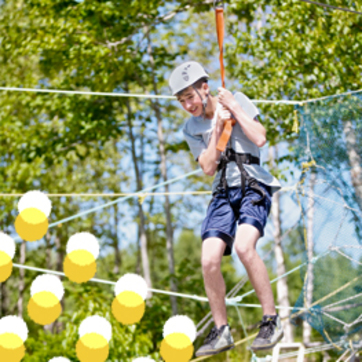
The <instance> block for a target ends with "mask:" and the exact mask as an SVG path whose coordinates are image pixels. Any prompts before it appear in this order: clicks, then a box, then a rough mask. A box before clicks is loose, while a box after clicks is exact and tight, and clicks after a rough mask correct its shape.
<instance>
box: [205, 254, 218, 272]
mask: <svg viewBox="0 0 362 362" xmlns="http://www.w3.org/2000/svg"><path fill="white" fill-rule="evenodd" d="M201 265H202V271H203V273H204V274H205V273H207V274H210V273H211V274H212V273H216V272H219V271H220V268H221V266H220V261H219V260H218V258H212V257H209V256H203V257H202V258H201Z"/></svg>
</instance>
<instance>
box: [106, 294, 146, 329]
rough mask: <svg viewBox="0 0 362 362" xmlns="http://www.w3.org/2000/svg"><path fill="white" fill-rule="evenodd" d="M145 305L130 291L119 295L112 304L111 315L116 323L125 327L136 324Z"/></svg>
mask: <svg viewBox="0 0 362 362" xmlns="http://www.w3.org/2000/svg"><path fill="white" fill-rule="evenodd" d="M145 309H146V305H145V302H144V300H143V298H142V297H141V296H140V295H139V294H137V293H135V292H130V291H124V292H122V293H119V294H118V295H117V297H116V298H114V300H113V303H112V313H113V315H114V317H115V318H116V319H117V321H118V322H120V323H122V324H126V325H130V324H135V323H138V322H139V321H140V320H141V319H142V317H143V315H144V313H145Z"/></svg>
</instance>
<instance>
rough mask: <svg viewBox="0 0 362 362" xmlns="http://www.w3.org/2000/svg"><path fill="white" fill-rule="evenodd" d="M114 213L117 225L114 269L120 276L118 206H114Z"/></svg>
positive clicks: (114, 243)
mask: <svg viewBox="0 0 362 362" xmlns="http://www.w3.org/2000/svg"><path fill="white" fill-rule="evenodd" d="M113 213H114V224H115V231H114V239H113V240H114V242H113V248H114V268H113V273H114V274H116V275H118V274H119V270H120V266H121V253H120V250H119V245H118V243H119V238H118V224H119V220H118V204H114V205H113Z"/></svg>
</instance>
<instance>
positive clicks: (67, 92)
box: [0, 87, 362, 106]
mask: <svg viewBox="0 0 362 362" xmlns="http://www.w3.org/2000/svg"><path fill="white" fill-rule="evenodd" d="M0 90H3V91H15V92H35V93H59V94H78V95H89V96H106V97H132V98H151V99H152V98H153V99H155V98H156V99H171V100H176V99H177V98H176V97H174V96H164V95H154V94H136V93H118V92H91V91H70V90H59V89H43V88H17V87H0ZM359 92H362V89H359V90H356V91H350V92H345V93H340V94H335V95H331V96H325V97H320V98H311V99H307V100H304V101H303V100H302V101H292V100H287V99H282V100H265V99H252V100H251V101H252V102H253V103H265V104H268V103H270V104H279V103H280V104H290V105H299V106H302V105H303V104H305V103H311V102H316V101H320V100H324V99H328V98H335V97H339V96H343V95H349V94H355V93H359Z"/></svg>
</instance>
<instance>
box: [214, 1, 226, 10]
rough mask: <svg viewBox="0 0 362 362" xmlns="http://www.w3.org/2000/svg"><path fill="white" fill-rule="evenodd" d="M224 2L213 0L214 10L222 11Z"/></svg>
mask: <svg viewBox="0 0 362 362" xmlns="http://www.w3.org/2000/svg"><path fill="white" fill-rule="evenodd" d="M224 7H225V6H224V2H223V1H222V0H214V8H215V9H217V8H218V9H220V8H221V9H224Z"/></svg>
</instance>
